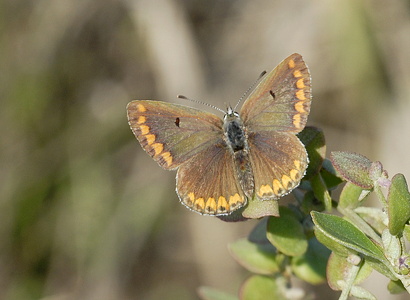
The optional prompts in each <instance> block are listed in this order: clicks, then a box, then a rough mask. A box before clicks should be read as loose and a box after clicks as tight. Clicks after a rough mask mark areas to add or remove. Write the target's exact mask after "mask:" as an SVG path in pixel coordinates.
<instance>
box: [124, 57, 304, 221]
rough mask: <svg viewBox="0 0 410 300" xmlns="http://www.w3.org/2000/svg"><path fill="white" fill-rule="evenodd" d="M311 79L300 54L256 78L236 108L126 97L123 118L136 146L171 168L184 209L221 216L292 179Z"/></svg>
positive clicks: (277, 192) (300, 158) (287, 187)
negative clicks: (218, 111) (219, 112)
mask: <svg viewBox="0 0 410 300" xmlns="http://www.w3.org/2000/svg"><path fill="white" fill-rule="evenodd" d="M310 105H311V79H310V74H309V70H308V68H307V66H306V64H305V62H304V61H303V58H302V56H301V55H300V54H297V53H295V54H292V55H290V56H289V57H288V58H286V59H285V60H283V61H282V62H281V63H280V64H279V65H278V66H277V67H276V68H275V69H274V70H273V71H271V72H270V73H269V74H267V75H265V76H264V77H262V79H261V81H260V82H259V84H258V85H257V86H256V88H255V89H254V90H253V91H252V92H251V93H250V94H249V96H248V97H247V99H246V100H245V101H244V103H243V105H242V108H241V110H240V113H237V112H235V111H234V109H232V108H231V107H229V108H228V109H227V112H226V113H225V115H224V117H223V119H221V118H219V117H218V116H216V115H214V114H212V113H209V112H206V111H202V110H198V109H195V108H191V107H188V106H184V105H178V104H171V103H167V102H162V101H152V100H134V101H132V102H130V103H129V104H128V105H127V114H128V122H129V125H130V127H131V130H132V131H133V133H134V135H135V137H136V138H137V140H138V141H139V143H140V144H141V146H142V148H143V149H144V150H145V151H146V152H147V153H148V154H149V155H150V156H151V157H152V158H153V159H154V160H155V161H156V162H157V163H158V164H159V165H160V166H161V167H162V168H164V169H166V170H177V175H176V193H177V195H178V197H179V199H180V201H181V203H182V204H184V205H185V206H186V207H188V208H189V209H191V210H193V211H195V212H197V213H199V214H202V215H214V216H223V215H229V214H231V213H232V212H233V211H236V210H238V209H239V208H242V207H244V206H245V205H246V203H247V201H248V199H253V198H254V197H256V198H257V199H259V200H262V201H263V200H277V199H279V198H281V197H282V196H284V195H286V194H288V193H289V192H290V191H292V190H293V189H294V188H295V187H296V186H298V185H299V183H300V181H301V179H302V177H303V176H304V174H305V172H306V168H307V165H308V162H309V160H308V156H307V152H306V149H305V147H304V145H303V144H302V142H301V141H300V140H299V139H298V137H297V136H296V134H297V133H299V132H300V131H301V130H302V129H303V128H304V127H305V125H306V122H307V117H308V115H309V112H310Z"/></svg>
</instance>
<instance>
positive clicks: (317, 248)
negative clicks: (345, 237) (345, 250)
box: [292, 238, 330, 284]
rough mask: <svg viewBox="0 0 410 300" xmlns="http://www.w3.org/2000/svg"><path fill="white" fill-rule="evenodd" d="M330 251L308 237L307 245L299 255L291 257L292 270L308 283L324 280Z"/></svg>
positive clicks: (314, 239)
mask: <svg viewBox="0 0 410 300" xmlns="http://www.w3.org/2000/svg"><path fill="white" fill-rule="evenodd" d="M329 255H330V251H329V249H327V248H326V247H325V246H324V245H322V244H321V243H319V242H318V240H317V239H316V238H311V239H309V247H308V249H307V251H306V252H305V253H304V254H303V255H301V256H295V257H293V259H292V270H293V272H294V273H295V274H296V276H298V277H299V278H300V279H302V280H304V281H306V282H308V283H310V284H320V283H323V282H324V281H325V280H326V264H327V260H328V258H329Z"/></svg>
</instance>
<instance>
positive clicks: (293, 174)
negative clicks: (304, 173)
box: [289, 169, 300, 181]
mask: <svg viewBox="0 0 410 300" xmlns="http://www.w3.org/2000/svg"><path fill="white" fill-rule="evenodd" d="M299 174H300V173H299V171H298V170H296V169H292V170H290V174H289V175H290V178H292V180H293V181H297V180H298V179H299Z"/></svg>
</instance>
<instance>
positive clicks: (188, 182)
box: [177, 139, 246, 216]
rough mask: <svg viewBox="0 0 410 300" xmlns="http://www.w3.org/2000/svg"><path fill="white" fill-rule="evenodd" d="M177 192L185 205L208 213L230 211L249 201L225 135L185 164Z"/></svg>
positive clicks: (227, 212) (219, 213) (179, 176)
mask: <svg viewBox="0 0 410 300" xmlns="http://www.w3.org/2000/svg"><path fill="white" fill-rule="evenodd" d="M177 193H178V196H179V198H180V201H181V202H182V203H183V204H184V205H185V206H187V207H188V208H189V209H192V210H194V211H196V212H198V213H200V214H205V215H216V216H218V215H227V214H230V213H231V212H233V211H234V210H237V209H238V208H240V207H242V206H244V205H245V204H246V197H245V195H244V193H243V191H242V189H241V188H240V186H239V181H238V178H237V174H236V173H235V168H234V161H233V157H232V154H231V153H230V151H229V150H228V148H227V145H226V143H225V141H223V140H222V139H221V140H220V141H219V142H218V143H216V144H215V145H214V146H210V147H208V148H207V149H205V150H204V151H202V152H201V153H199V154H198V155H197V156H195V157H193V158H192V159H191V160H190V161H189V163H186V164H183V165H181V167H180V168H179V169H178V173H177Z"/></svg>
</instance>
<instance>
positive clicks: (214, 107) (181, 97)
mask: <svg viewBox="0 0 410 300" xmlns="http://www.w3.org/2000/svg"><path fill="white" fill-rule="evenodd" d="M177 98H179V99H185V100H189V101H192V102H195V103H199V104H202V105H205V106H209V107H212V108H213V109H216V110H219V111H221V112H223V113H226V112H225V111H224V110H222V109H220V108H219V107H216V106H215V105H212V104H209V103H206V102H202V101H199V100H195V99H191V98H188V97H185V96H184V95H178V96H177Z"/></svg>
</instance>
